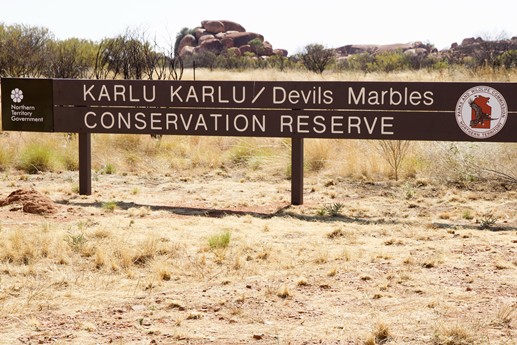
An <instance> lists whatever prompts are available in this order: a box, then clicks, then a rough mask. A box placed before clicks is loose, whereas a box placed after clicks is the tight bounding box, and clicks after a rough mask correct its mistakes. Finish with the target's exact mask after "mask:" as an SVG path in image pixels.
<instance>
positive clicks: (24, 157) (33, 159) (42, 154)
mask: <svg viewBox="0 0 517 345" xmlns="http://www.w3.org/2000/svg"><path fill="white" fill-rule="evenodd" d="M18 169H21V170H23V171H25V172H26V173H28V174H36V173H38V172H40V171H49V170H52V149H51V148H50V147H49V146H45V145H42V144H38V143H34V144H29V145H28V146H27V147H25V149H24V151H23V152H22V154H21V158H20V162H19V164H18Z"/></svg>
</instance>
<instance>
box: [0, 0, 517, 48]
mask: <svg viewBox="0 0 517 345" xmlns="http://www.w3.org/2000/svg"><path fill="white" fill-rule="evenodd" d="M0 8H1V11H0V22H1V23H4V24H6V25H11V24H27V25H31V26H43V27H46V28H48V29H49V30H50V31H51V32H52V33H53V34H54V35H55V37H56V38H57V39H65V38H69V37H77V38H85V39H91V40H94V41H99V40H101V39H102V38H105V37H114V36H116V35H118V34H122V33H124V32H125V30H126V29H127V28H131V29H138V30H141V31H145V32H146V33H147V34H148V35H149V37H151V38H154V37H156V39H157V41H158V42H159V43H160V45H162V46H164V47H165V48H166V47H168V46H169V44H170V42H171V41H172V42H174V39H175V36H176V34H177V33H178V32H179V31H180V30H181V29H182V28H184V27H188V28H194V27H196V26H199V25H200V22H201V21H202V20H209V19H215V20H217V19H226V20H232V21H235V22H237V23H239V24H241V25H242V26H244V27H245V28H246V30H247V31H252V32H256V33H259V34H262V35H263V36H264V38H265V39H266V40H267V41H269V42H270V43H271V44H272V45H273V47H274V48H284V49H287V50H288V51H289V54H294V53H296V52H299V51H301V50H302V49H303V47H305V46H306V45H308V44H312V43H319V44H323V45H324V46H326V47H327V48H337V47H340V46H344V45H346V44H391V43H407V42H412V41H422V42H424V43H432V44H434V45H435V46H436V47H437V48H438V49H443V48H449V47H450V45H451V43H453V42H458V43H461V40H462V39H463V38H466V37H477V36H480V37H483V38H497V37H500V36H501V35H503V36H504V37H506V38H510V37H512V36H517V19H516V18H517V1H515V0H489V1H486V0H429V1H415V0H413V1H411V0H409V1H402V0H390V1H387V0H353V1H345V0H341V1H338V0H312V1H307V0H298V1H290V0H258V1H243V0H239V1H237V0H226V1H225V0H219V1H218V0H182V1H177V0H146V1H142V0H140V1H137V0H82V1H72V0H16V1H14V0H0Z"/></svg>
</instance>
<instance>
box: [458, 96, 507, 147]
mask: <svg viewBox="0 0 517 345" xmlns="http://www.w3.org/2000/svg"><path fill="white" fill-rule="evenodd" d="M507 118H508V107H507V105H506V100H505V99H504V97H503V95H501V93H500V92H499V91H497V90H496V89H494V88H492V87H490V86H475V87H473V88H470V89H468V90H467V91H465V92H464V93H463V95H461V97H460V99H459V100H458V103H456V122H458V125H459V126H460V128H461V130H462V131H463V132H465V134H467V135H469V136H471V137H473V138H477V139H485V138H490V137H491V136H494V135H496V134H497V133H498V132H499V131H500V130H501V129H502V128H503V126H504V124H505V123H506V120H507Z"/></svg>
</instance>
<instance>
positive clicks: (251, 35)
mask: <svg viewBox="0 0 517 345" xmlns="http://www.w3.org/2000/svg"><path fill="white" fill-rule="evenodd" d="M178 51H179V55H180V57H186V56H192V55H196V54H199V53H203V52H207V51H208V52H211V53H214V54H216V55H220V54H226V55H230V56H242V55H244V54H246V53H247V54H251V55H255V56H257V57H266V58H267V57H269V56H273V55H279V56H287V55H288V52H287V50H285V49H273V46H272V44H271V43H269V42H268V41H265V40H264V36H262V35H261V34H258V33H255V32H249V31H246V29H245V28H244V27H243V26H242V25H240V24H239V23H236V22H232V21H229V20H203V21H202V22H201V26H200V27H197V28H195V30H194V34H193V35H185V36H184V37H183V38H182V39H181V41H180V43H179V48H178Z"/></svg>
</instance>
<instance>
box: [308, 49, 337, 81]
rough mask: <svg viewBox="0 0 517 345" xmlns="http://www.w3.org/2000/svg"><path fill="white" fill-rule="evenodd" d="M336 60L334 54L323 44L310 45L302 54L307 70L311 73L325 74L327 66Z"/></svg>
mask: <svg viewBox="0 0 517 345" xmlns="http://www.w3.org/2000/svg"><path fill="white" fill-rule="evenodd" d="M333 59H334V52H333V51H332V50H331V49H326V48H325V47H323V45H321V44H309V45H308V46H306V47H305V48H304V50H303V52H302V53H301V60H302V63H303V65H304V66H305V68H307V69H308V70H309V71H311V72H315V73H320V74H321V73H323V71H325V69H326V68H327V65H328V64H329V63H330V62H331V61H332V60H333Z"/></svg>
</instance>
